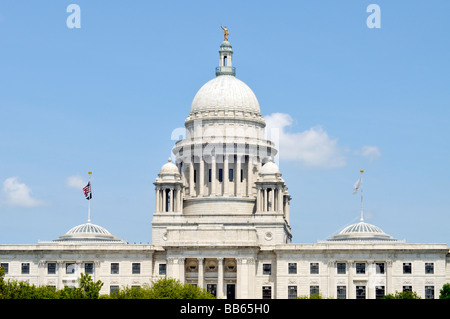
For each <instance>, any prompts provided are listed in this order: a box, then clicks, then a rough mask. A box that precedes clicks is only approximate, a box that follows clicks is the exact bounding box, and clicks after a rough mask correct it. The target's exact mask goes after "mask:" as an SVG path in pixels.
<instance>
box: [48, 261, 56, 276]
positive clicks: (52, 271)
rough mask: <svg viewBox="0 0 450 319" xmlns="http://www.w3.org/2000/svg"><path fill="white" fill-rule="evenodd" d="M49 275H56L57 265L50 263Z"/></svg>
mask: <svg viewBox="0 0 450 319" xmlns="http://www.w3.org/2000/svg"><path fill="white" fill-rule="evenodd" d="M47 274H49V275H54V274H56V263H48V264H47Z"/></svg>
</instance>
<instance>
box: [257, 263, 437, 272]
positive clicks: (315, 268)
mask: <svg viewBox="0 0 450 319" xmlns="http://www.w3.org/2000/svg"><path fill="white" fill-rule="evenodd" d="M366 268H367V264H366V263H363V262H361V263H355V271H356V273H357V274H365V273H366ZM375 271H376V274H385V271H386V264H385V263H383V262H376V263H375ZM336 272H337V274H340V275H345V274H346V273H347V263H343V262H342V263H339V262H338V263H336ZM288 273H289V274H297V263H288ZM309 273H310V274H319V263H310V264H309ZM403 273H404V274H411V273H412V264H411V263H403ZM263 274H264V275H271V274H272V264H263ZM425 274H434V263H425Z"/></svg>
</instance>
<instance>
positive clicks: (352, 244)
mask: <svg viewBox="0 0 450 319" xmlns="http://www.w3.org/2000/svg"><path fill="white" fill-rule="evenodd" d="M232 55H233V51H232V48H231V45H230V43H229V42H228V41H224V42H223V43H222V45H221V47H220V50H219V59H220V60H219V67H218V68H217V69H216V78H214V79H212V80H211V81H209V82H207V83H206V84H205V85H204V86H203V87H202V88H201V89H200V90H199V91H198V93H197V94H196V96H195V97H194V100H193V102H192V106H191V110H190V113H189V115H188V117H187V119H186V122H185V126H186V136H185V137H184V138H183V139H181V140H180V141H178V142H176V143H175V146H174V148H173V153H174V154H175V156H176V159H175V160H174V162H172V160H171V159H169V161H168V163H166V164H164V165H163V166H162V168H161V170H160V172H159V174H158V177H157V179H156V181H155V183H154V184H155V211H154V214H153V220H152V244H151V245H141V244H138V245H137V244H128V243H125V242H123V241H121V240H120V239H118V238H116V237H115V236H113V235H111V234H110V233H109V232H108V231H107V230H105V229H104V228H102V227H100V226H97V225H93V224H91V223H90V221H89V222H88V223H87V224H83V225H79V226H76V227H74V228H73V229H71V230H70V231H69V232H67V233H66V234H64V235H62V236H61V237H59V238H58V239H55V240H54V241H51V242H39V243H38V244H35V245H0V263H1V265H2V266H4V267H5V270H6V278H15V279H18V280H28V281H29V282H30V283H33V284H36V285H50V286H54V287H56V288H58V289H60V288H62V287H64V286H76V285H77V278H78V277H79V275H80V273H81V272H87V273H89V274H90V275H91V276H92V277H93V279H94V280H101V281H103V282H104V286H103V288H102V291H101V293H110V292H112V291H115V290H117V289H118V288H120V287H123V286H130V287H133V286H142V285H143V284H146V283H150V282H151V281H152V280H155V279H158V278H160V277H163V276H168V277H173V278H177V279H179V280H181V281H182V282H186V283H190V284H193V285H197V286H199V287H204V288H206V289H208V290H209V291H211V292H212V293H214V294H215V295H216V296H217V297H218V298H228V299H234V298H282V299H287V298H296V297H298V296H310V295H312V294H320V295H322V296H323V297H330V298H350V299H355V298H364V299H375V298H380V297H382V296H383V295H385V294H388V293H394V292H395V291H402V290H413V291H416V292H417V293H418V294H419V296H421V297H422V298H437V297H438V296H439V289H440V288H441V287H442V285H443V284H444V283H446V282H450V267H449V258H450V257H449V256H450V255H449V249H448V247H447V245H446V244H409V243H406V242H402V241H398V240H396V239H395V238H393V237H391V236H389V235H387V234H385V233H384V232H383V231H382V230H381V229H379V228H378V227H376V226H374V225H370V224H367V223H365V222H364V221H363V220H361V221H360V222H359V223H357V224H354V225H351V226H349V227H347V228H345V229H344V230H343V231H342V232H340V233H339V234H337V235H336V236H334V237H333V238H330V239H329V240H327V241H323V242H318V243H313V244H293V243H292V233H291V228H290V226H289V216H290V211H289V206H290V205H289V203H290V200H291V199H292V198H291V195H290V194H289V192H288V188H287V185H286V184H285V182H284V180H283V179H282V174H281V173H280V171H279V169H278V166H277V165H276V164H275V163H274V162H273V159H274V156H275V155H276V154H277V150H276V147H275V146H276V145H275V143H274V142H273V141H270V140H268V139H266V138H265V122H264V119H263V117H262V115H261V111H260V107H259V103H258V100H257V99H256V96H255V95H254V94H253V92H252V91H251V89H250V88H249V87H248V86H247V85H246V84H245V83H244V82H242V81H240V80H238V79H237V78H236V77H235V74H236V69H235V68H234V67H233V66H232Z"/></svg>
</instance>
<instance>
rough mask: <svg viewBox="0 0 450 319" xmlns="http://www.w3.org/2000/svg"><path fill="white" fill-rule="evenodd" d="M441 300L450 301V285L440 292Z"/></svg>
mask: <svg viewBox="0 0 450 319" xmlns="http://www.w3.org/2000/svg"><path fill="white" fill-rule="evenodd" d="M439 299H450V284H449V283H446V284H444V285H443V286H442V289H441V290H440V291H439Z"/></svg>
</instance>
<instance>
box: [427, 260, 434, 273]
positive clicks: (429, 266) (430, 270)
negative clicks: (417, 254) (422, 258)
mask: <svg viewBox="0 0 450 319" xmlns="http://www.w3.org/2000/svg"><path fill="white" fill-rule="evenodd" d="M425 273H426V274H434V263H425Z"/></svg>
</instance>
